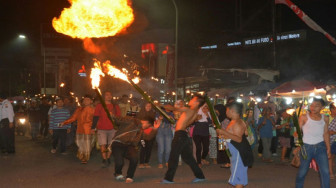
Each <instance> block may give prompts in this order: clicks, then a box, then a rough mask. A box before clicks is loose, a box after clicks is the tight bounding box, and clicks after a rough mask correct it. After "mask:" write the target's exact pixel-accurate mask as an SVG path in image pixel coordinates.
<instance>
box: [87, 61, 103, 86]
mask: <svg viewBox="0 0 336 188" xmlns="http://www.w3.org/2000/svg"><path fill="white" fill-rule="evenodd" d="M100 76H103V77H104V76H105V74H104V73H103V71H102V68H101V65H100V62H99V61H95V62H94V64H93V68H92V69H91V74H90V78H91V84H92V89H98V88H99V84H100Z"/></svg>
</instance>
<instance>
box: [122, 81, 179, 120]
mask: <svg viewBox="0 0 336 188" xmlns="http://www.w3.org/2000/svg"><path fill="white" fill-rule="evenodd" d="M128 81H129V83H130V84H131V85H132V86H133V87H134V89H135V90H137V91H138V92H139V93H140V94H141V95H142V96H143V98H144V99H145V100H146V101H148V102H149V103H151V104H152V106H153V107H154V108H155V109H156V110H157V111H158V112H159V113H160V114H161V115H162V116H163V117H165V118H167V119H168V121H169V122H170V123H171V124H175V120H174V119H173V118H172V117H170V116H168V114H167V113H166V112H165V111H163V110H162V109H161V108H159V107H158V106H156V105H155V103H154V102H153V101H152V99H151V98H150V97H149V96H148V95H147V94H146V93H145V92H144V91H143V90H142V89H141V88H140V87H139V86H138V85H137V84H135V83H134V82H133V80H131V79H128Z"/></svg>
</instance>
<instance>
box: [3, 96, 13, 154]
mask: <svg viewBox="0 0 336 188" xmlns="http://www.w3.org/2000/svg"><path fill="white" fill-rule="evenodd" d="M14 129H15V127H14V111H13V106H12V104H11V103H10V101H9V100H8V99H7V96H6V95H5V94H0V137H1V149H2V151H3V152H4V153H6V154H7V153H15V143H14Z"/></svg>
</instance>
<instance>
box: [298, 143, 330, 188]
mask: <svg viewBox="0 0 336 188" xmlns="http://www.w3.org/2000/svg"><path fill="white" fill-rule="evenodd" d="M303 147H304V148H305V149H306V152H307V159H305V160H304V159H303V157H302V155H300V158H301V164H300V167H299V171H298V173H297V175H296V182H295V185H296V188H302V187H303V184H304V180H305V177H306V175H307V172H308V170H309V164H310V162H311V161H312V159H313V158H314V159H315V161H316V163H317V165H318V168H319V173H320V183H321V187H322V188H329V187H330V177H329V165H328V155H327V148H326V145H325V142H320V143H318V144H315V145H309V144H304V145H303Z"/></svg>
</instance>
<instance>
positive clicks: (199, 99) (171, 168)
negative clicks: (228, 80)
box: [161, 95, 205, 184]
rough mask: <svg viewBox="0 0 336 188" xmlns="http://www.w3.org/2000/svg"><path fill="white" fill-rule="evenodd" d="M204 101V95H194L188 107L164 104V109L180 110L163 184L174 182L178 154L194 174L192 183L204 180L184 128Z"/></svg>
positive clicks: (194, 118)
mask: <svg viewBox="0 0 336 188" xmlns="http://www.w3.org/2000/svg"><path fill="white" fill-rule="evenodd" d="M204 103H205V100H204V97H203V96H201V95H194V97H193V98H192V99H191V100H190V102H189V106H190V107H182V108H174V107H173V106H171V105H165V109H168V110H172V111H180V112H182V114H181V116H180V118H179V120H178V121H177V123H176V128H175V135H174V138H173V141H172V145H171V152H170V156H169V160H168V170H167V172H166V175H165V177H164V179H163V180H162V181H161V183H163V184H168V183H174V182H173V179H174V175H175V172H176V170H177V166H178V162H179V155H181V156H182V159H183V160H184V162H185V163H186V164H187V165H189V166H190V168H191V170H192V171H193V173H194V175H195V177H196V178H195V179H194V180H193V181H192V182H193V183H197V182H202V181H204V180H205V177H204V174H203V172H202V170H201V169H200V168H199V166H198V165H197V163H196V160H195V158H194V157H193V152H192V144H191V140H190V138H189V137H188V133H187V132H186V129H187V127H188V126H190V125H191V124H192V123H193V122H194V121H195V120H196V118H197V112H198V110H199V108H200V107H201V106H203V105H204Z"/></svg>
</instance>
